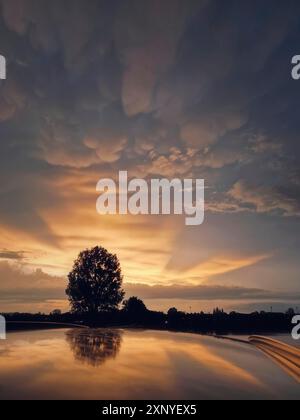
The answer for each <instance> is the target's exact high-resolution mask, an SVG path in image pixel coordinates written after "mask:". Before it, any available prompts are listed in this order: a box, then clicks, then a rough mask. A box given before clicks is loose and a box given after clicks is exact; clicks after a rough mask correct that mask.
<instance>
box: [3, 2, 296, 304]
mask: <svg viewBox="0 0 300 420" xmlns="http://www.w3.org/2000/svg"><path fill="white" fill-rule="evenodd" d="M299 19H300V3H299V1H297V0H285V1H283V0H280V1H276V0H264V1H263V2H262V1H258V0H253V1H251V2H240V1H237V0H227V1H226V2H224V1H221V0H185V1H182V0H164V1H160V0H110V1H107V0H103V1H102V0H89V1H86V0H52V1H51V2H49V1H46V0H0V54H1V55H3V56H5V58H6V60H7V79H6V80H4V81H1V82H0V179H1V183H0V311H1V312H8V311H26V312H36V311H42V312H49V311H51V310H53V309H55V308H59V309H62V310H67V309H68V302H67V300H66V297H65V294H64V290H65V288H66V285H67V274H68V272H69V271H70V270H71V269H72V264H73V261H74V260H75V258H76V257H77V255H78V253H79V252H80V251H81V250H83V249H86V248H91V247H94V246H96V245H100V246H103V247H105V248H106V249H108V250H109V251H110V252H112V253H115V254H117V255H118V257H119V259H120V262H121V267H122V272H123V275H124V288H125V290H126V293H127V297H128V296H131V295H137V296H139V297H140V298H142V299H144V301H145V303H146V304H147V306H148V307H149V308H150V309H155V310H168V308H170V307H173V306H176V307H177V308H178V309H181V310H186V311H190V310H192V311H200V310H205V311H211V310H212V309H213V308H214V307H215V306H221V307H223V308H224V309H226V310H238V311H243V312H247V311H254V310H269V309H270V308H271V307H272V308H273V310H285V309H287V308H288V307H291V306H294V307H296V306H299V307H300V285H299V273H300V261H299V248H300V246H299V245H300V223H299V222H300V169H299V168H300V143H299V140H298V138H299V137H298V135H299V132H300V118H299V101H300V81H295V80H293V79H292V77H291V70H292V65H291V59H292V57H293V56H294V55H297V54H300V25H299ZM121 170H126V171H128V175H129V177H130V178H136V177H138V178H143V179H146V180H150V179H152V178H168V179H173V178H180V179H184V178H193V179H204V180H205V185H206V190H205V206H206V210H205V221H204V223H203V224H202V225H201V226H185V223H184V219H183V218H182V217H180V216H172V215H170V216H161V215H158V216H150V215H149V216H146V215H143V216H141V215H139V216H132V215H126V216H125V215H124V216H121V215H110V216H100V215H99V214H97V212H96V200H97V197H98V193H97V192H96V185H97V182H98V181H99V179H102V178H112V179H117V178H118V174H119V171H121Z"/></svg>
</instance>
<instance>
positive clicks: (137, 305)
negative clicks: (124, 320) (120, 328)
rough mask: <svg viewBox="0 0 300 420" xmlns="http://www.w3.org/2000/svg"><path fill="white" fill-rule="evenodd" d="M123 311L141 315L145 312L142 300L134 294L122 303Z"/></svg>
mask: <svg viewBox="0 0 300 420" xmlns="http://www.w3.org/2000/svg"><path fill="white" fill-rule="evenodd" d="M123 308H124V311H125V312H127V313H128V314H130V315H141V314H144V313H145V312H147V308H146V305H145V304H144V302H143V301H142V300H141V299H139V298H137V297H136V296H132V297H130V298H129V299H128V300H125V301H124V303H123Z"/></svg>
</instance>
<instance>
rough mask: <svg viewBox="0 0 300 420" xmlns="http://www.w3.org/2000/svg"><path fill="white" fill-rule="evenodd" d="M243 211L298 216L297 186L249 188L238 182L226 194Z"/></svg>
mask: <svg viewBox="0 0 300 420" xmlns="http://www.w3.org/2000/svg"><path fill="white" fill-rule="evenodd" d="M228 195H229V196H230V197H231V198H233V199H234V200H236V201H237V202H238V203H239V204H240V205H241V206H242V208H243V210H255V211H257V212H258V213H268V212H274V211H280V212H282V213H283V214H284V215H285V216H300V201H299V196H300V191H299V187H298V186H294V187H291V186H274V187H268V186H264V185H262V186H250V185H248V184H247V183H246V182H245V181H238V182H237V183H236V184H235V185H234V186H233V188H232V189H231V190H230V191H229V192H228Z"/></svg>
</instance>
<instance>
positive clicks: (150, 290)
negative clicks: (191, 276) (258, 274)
mask: <svg viewBox="0 0 300 420" xmlns="http://www.w3.org/2000/svg"><path fill="white" fill-rule="evenodd" d="M125 289H126V294H127V296H139V297H140V298H142V299H182V300H184V299H186V300H255V301H261V300H267V299H279V300H284V299H286V300H293V299H294V300H297V299H300V292H297V293H282V292H273V291H269V290H263V289H255V288H246V287H233V286H218V285H209V286H206V285H199V286H190V285H169V286H160V285H154V286H148V285H144V284H126V285H125Z"/></svg>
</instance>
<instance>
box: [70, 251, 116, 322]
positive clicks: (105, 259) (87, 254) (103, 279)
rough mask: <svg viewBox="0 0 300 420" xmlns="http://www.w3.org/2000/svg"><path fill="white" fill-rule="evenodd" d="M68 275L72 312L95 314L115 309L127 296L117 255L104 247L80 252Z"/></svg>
mask: <svg viewBox="0 0 300 420" xmlns="http://www.w3.org/2000/svg"><path fill="white" fill-rule="evenodd" d="M68 279H69V284H68V288H67V289H66V294H67V295H68V298H69V301H70V304H71V308H72V311H73V312H78V313H92V314H95V313H99V312H101V311H107V310H112V309H116V308H117V307H118V305H119V304H120V303H121V302H122V300H123V298H124V291H123V289H122V281H123V276H122V272H121V266H120V262H119V260H118V257H117V256H116V255H113V254H110V253H109V252H108V251H107V250H106V249H104V248H102V247H99V246H96V247H95V248H92V249H87V250H85V251H82V252H80V254H79V256H78V258H77V259H76V260H75V262H74V266H73V269H72V271H71V272H70V273H69V275H68Z"/></svg>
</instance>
